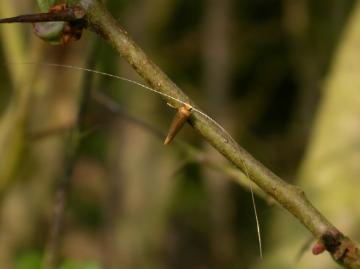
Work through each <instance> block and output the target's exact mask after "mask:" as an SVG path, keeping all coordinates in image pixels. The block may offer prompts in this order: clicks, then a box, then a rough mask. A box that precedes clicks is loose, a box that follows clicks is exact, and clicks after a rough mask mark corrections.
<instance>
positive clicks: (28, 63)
mask: <svg viewBox="0 0 360 269" xmlns="http://www.w3.org/2000/svg"><path fill="white" fill-rule="evenodd" d="M5 64H25V65H43V66H50V67H61V68H66V69H72V70H77V71H85V72H91V73H94V74H98V75H102V76H106V77H110V78H115V79H119V80H122V81H125V82H128V83H131V84H134V85H137V86H140V87H141V88H144V89H146V90H149V91H151V92H153V93H156V94H159V95H161V96H164V97H166V98H169V99H171V100H173V101H175V102H178V103H179V104H181V105H184V106H189V104H188V103H187V102H184V101H182V100H180V99H178V98H176V97H173V96H171V95H169V94H166V93H163V92H160V91H158V90H156V89H154V88H151V87H149V86H147V85H145V84H142V83H140V82H138V81H135V80H131V79H128V78H126V77H122V76H118V75H115V74H111V73H106V72H102V71H98V70H93V69H89V68H84V67H79V66H73V65H65V64H57V63H36V62H8V63H5ZM191 112H192V113H194V112H195V113H198V114H200V115H202V116H204V117H205V118H207V119H208V120H210V121H211V122H213V123H214V124H215V125H216V126H217V127H219V128H220V129H221V130H222V131H223V132H224V133H226V134H227V135H228V137H230V138H231V139H232V140H233V142H234V143H235V141H234V139H233V138H232V137H231V135H230V134H229V133H228V132H227V131H226V130H225V129H224V127H222V126H221V125H220V124H219V123H218V122H217V121H215V120H214V119H213V118H212V117H210V116H209V115H207V114H206V113H205V112H202V111H201V110H200V109H198V108H196V107H192V106H191ZM241 162H242V163H243V165H244V170H245V174H246V176H247V178H248V179H249V180H250V192H251V200H252V205H253V208H254V214H255V221H256V230H257V236H258V243H259V254H260V258H261V259H262V258H263V251H262V240H261V231H260V222H259V217H258V214H257V209H256V202H255V195H254V191H253V185H252V184H253V182H252V181H251V177H250V174H249V171H248V168H247V166H246V164H245V162H244V160H241Z"/></svg>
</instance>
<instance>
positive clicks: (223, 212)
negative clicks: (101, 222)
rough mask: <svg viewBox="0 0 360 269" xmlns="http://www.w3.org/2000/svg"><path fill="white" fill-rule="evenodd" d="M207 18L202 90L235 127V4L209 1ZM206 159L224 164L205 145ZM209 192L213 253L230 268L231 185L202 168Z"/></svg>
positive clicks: (219, 114) (229, 0) (221, 175)
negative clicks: (231, 108)
mask: <svg viewBox="0 0 360 269" xmlns="http://www.w3.org/2000/svg"><path fill="white" fill-rule="evenodd" d="M205 3H206V4H205V5H206V7H205V8H206V16H205V17H204V26H203V35H204V38H203V43H202V44H201V45H202V48H201V49H202V51H203V66H204V67H203V68H204V77H203V85H204V87H203V89H204V94H205V95H206V96H207V100H208V105H209V108H210V109H211V111H213V112H214V114H216V115H217V118H218V119H219V120H220V121H221V122H226V123H227V124H228V126H229V125H230V123H233V121H232V119H231V117H229V115H228V111H227V110H226V109H225V108H226V107H227V105H228V104H229V101H230V100H229V96H228V94H229V84H230V76H231V68H232V63H231V59H230V53H231V52H230V50H231V45H230V21H231V18H232V4H233V3H232V0H222V1H218V0H208V1H206V2H205ZM204 150H205V152H204V155H205V156H206V157H207V158H208V159H211V160H214V163H222V162H223V157H222V156H221V155H220V154H219V153H218V152H216V151H215V150H214V149H213V148H211V147H210V146H209V145H208V144H206V145H205V149H204ZM202 168H203V169H204V170H203V172H204V178H205V179H206V184H207V189H208V191H209V195H210V203H211V205H210V208H211V210H210V214H211V216H210V217H211V223H210V228H211V231H212V232H211V238H210V239H211V250H212V255H213V257H214V260H215V263H216V264H217V267H220V268H224V267H227V265H229V264H230V263H231V262H232V259H233V258H234V250H235V241H234V238H233V235H234V234H233V232H234V227H233V226H232V223H233V219H232V217H233V216H234V209H235V208H234V201H233V199H232V196H231V192H230V187H231V185H230V184H229V183H230V182H229V181H228V180H226V177H227V176H226V175H225V174H224V173H221V172H220V171H216V170H214V169H209V168H210V167H209V166H206V165H204V166H202Z"/></svg>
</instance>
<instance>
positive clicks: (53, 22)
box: [0, 4, 86, 45]
mask: <svg viewBox="0 0 360 269" xmlns="http://www.w3.org/2000/svg"><path fill="white" fill-rule="evenodd" d="M84 17H85V11H84V10H83V9H82V8H81V7H80V6H68V5H66V4H58V5H54V6H53V7H51V8H50V10H49V12H47V13H35V14H25V15H20V16H16V17H11V18H4V19H0V23H32V24H33V28H34V32H35V34H36V35H37V36H38V37H40V38H41V39H43V40H45V41H47V42H49V43H51V44H53V45H58V44H61V45H66V44H69V43H70V42H71V41H76V40H79V39H80V38H81V35H82V30H83V29H84V28H85V27H86V21H85V19H84Z"/></svg>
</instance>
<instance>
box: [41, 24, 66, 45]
mask: <svg viewBox="0 0 360 269" xmlns="http://www.w3.org/2000/svg"><path fill="white" fill-rule="evenodd" d="M64 25H65V22H38V23H34V31H35V34H36V35H37V36H38V37H40V38H41V39H43V40H44V41H46V42H49V43H50V44H52V45H58V44H61V35H62V32H63V29H64Z"/></svg>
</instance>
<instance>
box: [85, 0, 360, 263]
mask: <svg viewBox="0 0 360 269" xmlns="http://www.w3.org/2000/svg"><path fill="white" fill-rule="evenodd" d="M79 4H80V5H81V6H82V7H83V8H84V10H85V13H86V16H87V20H88V24H89V26H91V27H92V28H93V29H94V30H95V31H96V32H97V33H98V34H99V35H100V36H101V37H103V38H104V39H105V40H106V41H107V42H108V43H110V45H111V46H112V47H114V48H115V49H116V50H117V51H118V52H119V54H120V55H121V56H122V57H123V58H124V59H125V60H126V61H128V62H129V63H130V65H131V66H132V67H133V68H134V69H135V70H136V71H137V72H138V73H139V75H140V76H142V77H143V79H145V80H146V81H147V82H148V83H149V84H150V86H151V87H153V88H154V89H155V90H157V91H160V92H162V93H164V94H166V95H169V96H172V97H174V98H176V99H179V100H181V101H183V102H186V103H189V104H190V105H191V106H193V107H196V105H195V104H194V102H193V101H191V100H190V99H189V97H188V96H186V95H185V93H183V92H182V91H181V90H180V89H179V88H178V87H177V86H176V85H175V84H174V83H173V82H172V81H171V80H170V79H169V78H168V77H167V75H166V74H165V73H164V72H163V71H162V70H161V69H160V68H159V67H158V66H157V65H155V64H154V63H153V62H152V61H151V60H150V59H149V58H148V57H147V55H146V54H145V53H144V52H143V50H142V49H141V48H140V47H139V46H138V45H137V44H135V42H134V41H133V40H132V39H131V38H130V37H129V35H128V34H127V32H126V31H125V30H123V29H122V27H121V26H120V24H119V22H118V21H117V20H116V19H115V18H113V17H112V16H111V14H110V13H109V12H108V11H107V9H106V8H105V7H104V5H103V4H101V3H100V2H98V1H97V0H80V1H79ZM165 99H166V101H167V102H168V103H170V104H171V105H173V106H174V107H179V103H178V102H176V101H174V100H173V99H170V98H165ZM189 122H190V124H191V125H192V126H193V127H194V128H195V130H197V131H198V132H199V134H200V135H201V136H202V137H203V138H204V139H205V140H207V141H208V142H209V143H210V144H211V145H212V146H213V147H214V148H216V149H217V150H218V151H219V152H220V153H222V154H223V155H224V156H225V157H226V158H227V159H228V160H229V161H231V162H232V163H233V164H234V165H235V166H237V167H238V168H239V169H240V170H241V171H243V173H245V174H248V175H249V177H250V179H251V180H252V181H254V182H255V183H256V184H257V185H258V186H259V187H260V188H261V189H262V190H264V191H265V192H266V193H268V194H269V195H270V196H271V197H273V198H274V199H275V200H276V201H277V202H278V203H279V204H281V205H282V206H283V207H284V208H285V209H287V210H288V211H289V212H290V213H291V214H292V215H294V216H295V217H296V218H297V219H298V220H299V221H300V222H301V223H302V224H303V225H304V226H305V227H306V228H307V229H308V230H309V231H310V232H311V233H312V234H313V235H314V236H315V237H316V238H318V239H319V240H321V241H322V242H323V243H324V244H325V247H326V249H327V250H328V251H329V252H330V254H331V255H332V257H333V258H334V259H335V260H336V261H337V262H339V263H340V264H342V265H343V266H345V267H347V268H360V253H359V251H358V248H357V246H356V244H355V243H354V242H353V241H351V240H350V239H349V238H347V237H345V236H344V235H343V234H342V233H341V232H340V231H339V230H338V229H337V228H335V226H334V225H332V224H331V223H330V222H329V221H328V220H327V219H326V218H325V217H324V216H323V215H322V214H321V213H320V212H319V211H318V210H317V209H316V208H315V207H314V206H313V205H312V204H311V203H310V202H309V201H308V199H307V198H306V196H305V194H304V192H303V191H302V190H301V189H300V188H298V187H296V186H293V185H290V184H288V183H286V182H285V181H284V180H282V179H281V178H279V177H278V176H276V175H275V174H274V173H272V172H271V171H270V170H269V169H267V168H266V167H265V166H263V165H262V164H261V163H260V162H258V161H257V160H256V159H255V158H253V157H252V156H251V155H250V154H249V153H248V152H246V151H245V150H244V149H243V148H241V147H240V146H239V145H238V144H237V143H236V142H235V141H234V140H233V138H232V137H231V136H230V135H229V134H228V133H227V132H226V131H225V130H224V129H222V128H221V127H220V126H219V125H218V124H216V123H215V122H214V121H212V120H210V119H209V118H208V117H205V116H204V115H201V114H199V113H193V114H192V116H191V117H190V119H189ZM329 238H331V239H332V240H329Z"/></svg>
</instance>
